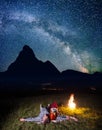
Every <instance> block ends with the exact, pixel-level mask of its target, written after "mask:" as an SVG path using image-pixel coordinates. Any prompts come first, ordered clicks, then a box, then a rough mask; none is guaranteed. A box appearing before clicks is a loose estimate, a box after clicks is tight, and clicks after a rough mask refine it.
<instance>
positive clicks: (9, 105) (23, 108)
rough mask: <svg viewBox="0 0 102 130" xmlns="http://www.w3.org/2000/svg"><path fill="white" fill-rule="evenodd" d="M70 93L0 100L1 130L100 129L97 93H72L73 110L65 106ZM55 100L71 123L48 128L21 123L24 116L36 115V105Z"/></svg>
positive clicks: (101, 111)
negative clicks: (74, 106) (73, 99)
mask: <svg viewBox="0 0 102 130" xmlns="http://www.w3.org/2000/svg"><path fill="white" fill-rule="evenodd" d="M69 96H70V94H68V93H65V92H64V93H62V94H49V95H47V94H46V95H38V96H33V97H22V98H21V97H19V98H9V99H1V100H0V110H1V113H0V117H1V118H0V130H102V104H101V100H102V96H101V95H97V94H78V93H76V94H75V102H76V104H77V108H76V109H75V110H73V111H71V110H69V109H68V107H67V103H68V99H69ZM53 101H56V102H57V103H58V105H59V112H60V114H62V115H69V116H74V117H76V118H77V119H78V122H75V121H74V120H71V119H70V120H68V121H63V122H60V123H52V122H51V123H49V124H47V125H43V124H40V125H38V124H36V123H34V122H20V121H19V119H20V118H22V117H24V118H26V117H35V116H37V115H38V114H39V105H40V104H43V105H45V106H46V105H47V104H48V103H52V102H53Z"/></svg>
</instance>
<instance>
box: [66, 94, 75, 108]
mask: <svg viewBox="0 0 102 130" xmlns="http://www.w3.org/2000/svg"><path fill="white" fill-rule="evenodd" d="M68 107H69V108H70V109H75V108H76V104H75V102H74V94H71V95H70V99H69V101H68Z"/></svg>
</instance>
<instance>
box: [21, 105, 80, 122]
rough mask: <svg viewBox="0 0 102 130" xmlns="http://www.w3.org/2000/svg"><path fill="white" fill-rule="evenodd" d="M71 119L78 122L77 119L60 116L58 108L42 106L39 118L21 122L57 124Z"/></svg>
mask: <svg viewBox="0 0 102 130" xmlns="http://www.w3.org/2000/svg"><path fill="white" fill-rule="evenodd" d="M49 109H50V110H49ZM69 119H73V120H74V121H78V120H77V119H76V118H75V117H71V116H60V115H58V108H56V107H54V108H48V107H42V105H40V113H39V115H38V116H37V117H30V118H21V119H20V121H22V122H25V121H26V122H36V123H37V124H41V123H42V124H46V123H50V122H54V123H57V122H61V121H65V120H69Z"/></svg>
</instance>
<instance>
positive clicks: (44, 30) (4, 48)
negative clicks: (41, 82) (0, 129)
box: [0, 0, 102, 73]
mask: <svg viewBox="0 0 102 130" xmlns="http://www.w3.org/2000/svg"><path fill="white" fill-rule="evenodd" d="M25 44H26V45H29V46H30V47H31V48H32V49H33V51H34V53H35V55H36V57H37V58H38V59H39V60H41V61H44V62H45V61H46V60H50V61H51V62H52V63H53V64H54V65H55V66H56V67H57V68H58V70H59V71H63V70H67V69H73V70H77V71H81V72H86V73H93V72H96V71H98V72H102V1H101V0H1V1H0V72H2V71H5V70H7V68H8V66H9V65H10V64H11V63H12V62H14V61H15V60H16V58H17V56H18V54H19V52H20V51H21V50H22V47H23V46H24V45H25Z"/></svg>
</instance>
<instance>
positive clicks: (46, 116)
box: [43, 114, 50, 124]
mask: <svg viewBox="0 0 102 130" xmlns="http://www.w3.org/2000/svg"><path fill="white" fill-rule="evenodd" d="M49 122H50V117H49V114H45V115H44V116H43V123H44V124H46V123H49Z"/></svg>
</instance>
